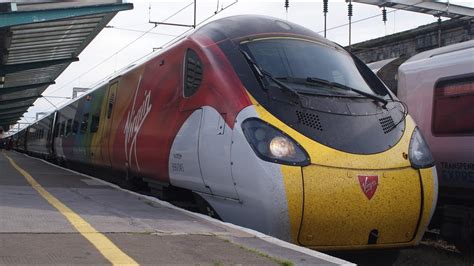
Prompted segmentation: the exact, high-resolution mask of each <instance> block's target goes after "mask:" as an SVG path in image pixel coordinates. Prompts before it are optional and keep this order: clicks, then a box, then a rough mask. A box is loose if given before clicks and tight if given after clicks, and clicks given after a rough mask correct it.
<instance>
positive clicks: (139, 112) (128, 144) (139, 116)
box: [123, 76, 152, 171]
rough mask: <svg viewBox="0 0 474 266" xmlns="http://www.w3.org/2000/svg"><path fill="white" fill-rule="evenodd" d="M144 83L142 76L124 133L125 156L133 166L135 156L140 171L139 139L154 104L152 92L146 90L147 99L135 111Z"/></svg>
mask: <svg viewBox="0 0 474 266" xmlns="http://www.w3.org/2000/svg"><path fill="white" fill-rule="evenodd" d="M141 81H142V76H140V79H139V80H138V84H137V89H136V90H135V97H134V98H133V104H132V109H131V110H130V111H129V112H128V114H127V122H126V123H125V127H124V131H123V133H124V134H125V142H124V143H125V156H126V160H127V162H128V163H130V164H132V154H133V155H134V159H135V163H136V164H137V169H138V170H139V171H140V165H139V164H138V159H137V138H138V135H139V133H140V129H141V127H142V126H143V122H145V120H146V117H147V116H148V114H149V113H150V111H151V107H152V104H151V102H150V100H151V90H146V91H145V92H144V95H145V99H144V100H143V102H142V104H141V105H140V107H138V108H137V109H135V104H136V101H137V94H138V91H139V87H140V83H141Z"/></svg>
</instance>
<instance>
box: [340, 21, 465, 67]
mask: <svg viewBox="0 0 474 266" xmlns="http://www.w3.org/2000/svg"><path fill="white" fill-rule="evenodd" d="M439 29H441V46H446V45H450V44H454V43H459V42H463V41H468V40H472V39H474V20H447V21H443V22H441V25H439V24H438V23H437V22H435V23H432V24H428V25H425V26H420V27H418V28H416V29H412V30H408V31H404V32H399V33H396V34H392V35H388V36H384V37H381V38H377V39H372V40H368V41H365V42H361V43H357V44H353V45H352V52H353V53H354V54H355V55H357V56H358V57H359V58H360V59H361V60H362V61H364V62H365V63H371V62H376V61H380V60H384V59H389V58H397V57H400V56H412V55H415V54H417V53H419V52H422V51H426V50H430V49H433V48H437V47H439V46H440V45H439V43H438V30H439ZM346 48H348V47H346Z"/></svg>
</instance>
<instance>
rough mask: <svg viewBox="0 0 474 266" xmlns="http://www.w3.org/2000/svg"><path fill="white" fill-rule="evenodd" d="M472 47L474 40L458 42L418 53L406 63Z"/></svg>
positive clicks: (473, 46)
mask: <svg viewBox="0 0 474 266" xmlns="http://www.w3.org/2000/svg"><path fill="white" fill-rule="evenodd" d="M472 48H474V40H470V41H465V42H461V43H456V44H452V45H448V46H444V47H440V48H436V49H432V50H429V51H425V52H422V53H419V54H416V55H414V56H412V57H411V58H410V59H408V60H407V61H406V63H408V62H413V61H418V60H422V59H427V58H431V57H435V56H439V55H443V54H449V53H453V52H457V51H462V50H467V49H472Z"/></svg>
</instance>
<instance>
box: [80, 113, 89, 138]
mask: <svg viewBox="0 0 474 266" xmlns="http://www.w3.org/2000/svg"><path fill="white" fill-rule="evenodd" d="M88 123H89V113H86V114H84V115H83V116H82V121H81V133H83V134H84V133H86V131H87V124H88Z"/></svg>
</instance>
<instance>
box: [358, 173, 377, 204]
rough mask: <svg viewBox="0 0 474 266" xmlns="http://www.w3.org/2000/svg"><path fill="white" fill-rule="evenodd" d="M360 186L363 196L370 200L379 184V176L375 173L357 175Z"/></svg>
mask: <svg viewBox="0 0 474 266" xmlns="http://www.w3.org/2000/svg"><path fill="white" fill-rule="evenodd" d="M357 177H358V178H359V184H360V188H361V189H362V192H364V194H365V196H367V198H368V199H369V200H370V199H372V197H373V196H374V194H375V191H376V190H377V186H378V185H379V176H377V175H358V176H357Z"/></svg>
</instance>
